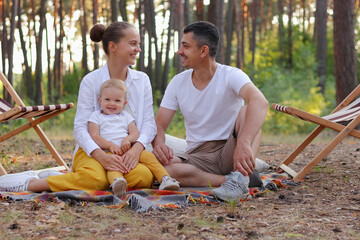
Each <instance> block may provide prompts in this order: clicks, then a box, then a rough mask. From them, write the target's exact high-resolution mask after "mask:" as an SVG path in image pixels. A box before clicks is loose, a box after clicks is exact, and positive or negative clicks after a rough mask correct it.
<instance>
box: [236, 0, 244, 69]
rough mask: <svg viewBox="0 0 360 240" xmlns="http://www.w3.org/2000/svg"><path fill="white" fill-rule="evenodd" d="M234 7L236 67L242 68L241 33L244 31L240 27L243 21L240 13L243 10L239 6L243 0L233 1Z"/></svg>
mask: <svg viewBox="0 0 360 240" xmlns="http://www.w3.org/2000/svg"><path fill="white" fill-rule="evenodd" d="M234 3H235V4H234V9H235V28H236V31H235V32H236V40H237V45H236V67H237V68H240V69H243V59H242V50H241V48H242V39H241V35H242V31H244V29H243V28H242V27H243V26H244V25H243V22H242V21H241V19H242V16H241V15H242V13H243V10H242V8H241V5H242V4H243V1H242V0H240V1H239V2H238V1H235V2H234Z"/></svg>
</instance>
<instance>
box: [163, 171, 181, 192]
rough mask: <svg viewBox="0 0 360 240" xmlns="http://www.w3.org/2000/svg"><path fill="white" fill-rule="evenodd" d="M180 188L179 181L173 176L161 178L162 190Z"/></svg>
mask: <svg viewBox="0 0 360 240" xmlns="http://www.w3.org/2000/svg"><path fill="white" fill-rule="evenodd" d="M179 188H180V185H179V182H178V181H176V180H175V179H173V178H172V177H169V176H167V175H165V176H164V177H163V178H162V179H161V184H160V186H159V189H160V190H179Z"/></svg>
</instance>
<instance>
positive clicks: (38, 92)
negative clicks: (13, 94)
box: [35, 0, 46, 105]
mask: <svg viewBox="0 0 360 240" xmlns="http://www.w3.org/2000/svg"><path fill="white" fill-rule="evenodd" d="M45 13H46V0H41V6H40V12H39V15H40V27H39V32H38V34H37V41H36V70H35V76H36V78H35V82H36V84H35V85H36V89H35V104H38V105H42V104H44V99H43V92H44V86H43V82H42V54H41V51H42V42H43V36H42V35H43V31H44V29H45Z"/></svg>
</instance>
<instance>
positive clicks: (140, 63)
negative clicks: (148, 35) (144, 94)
mask: <svg viewBox="0 0 360 240" xmlns="http://www.w3.org/2000/svg"><path fill="white" fill-rule="evenodd" d="M143 5H144V0H139V6H138V8H137V17H138V22H139V34H140V48H141V49H142V51H141V52H140V56H139V61H138V70H139V71H145V64H144V62H145V54H144V51H143V50H144V32H145V26H144V23H143V21H142V17H141V15H142V13H143V8H144V6H143Z"/></svg>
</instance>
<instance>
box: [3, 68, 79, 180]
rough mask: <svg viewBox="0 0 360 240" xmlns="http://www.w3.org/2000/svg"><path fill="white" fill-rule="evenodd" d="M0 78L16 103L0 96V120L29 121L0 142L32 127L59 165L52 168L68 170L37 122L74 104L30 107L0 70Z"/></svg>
mask: <svg viewBox="0 0 360 240" xmlns="http://www.w3.org/2000/svg"><path fill="white" fill-rule="evenodd" d="M0 80H1V82H2V83H3V85H4V87H5V88H6V90H7V91H8V92H9V94H10V95H11V97H12V99H13V100H14V101H15V102H16V104H17V105H18V106H16V107H13V106H11V105H10V104H9V103H7V102H6V101H4V100H3V99H1V98H0V122H6V121H9V120H13V119H20V118H26V119H27V120H28V121H29V123H26V124H24V125H23V126H21V127H18V128H17V129H15V130H12V131H10V132H8V133H5V134H4V135H2V136H0V142H3V141H5V140H7V139H9V138H11V137H13V136H15V135H17V134H19V133H21V132H23V131H25V130H27V129H29V128H34V130H35V131H36V133H37V134H38V135H39V137H40V139H41V140H42V141H43V143H44V144H45V146H46V147H47V148H48V149H49V151H50V153H51V154H52V156H53V157H54V158H55V160H56V162H57V163H58V164H59V165H60V166H61V167H56V168H54V169H57V170H68V171H69V167H68V166H67V165H66V163H65V161H64V160H63V159H62V157H61V156H60V154H59V153H58V152H57V151H56V149H55V147H54V146H53V145H52V143H51V142H50V141H49V139H48V137H47V136H46V135H45V133H44V131H43V130H42V129H41V128H40V126H39V125H38V124H39V123H42V122H44V121H46V120H48V119H50V118H52V117H55V116H57V115H58V114H60V113H62V112H64V111H66V110H68V109H70V108H72V107H73V106H74V104H73V103H67V104H57V105H42V106H30V107H29V106H25V104H24V103H23V101H22V100H21V98H20V97H19V95H18V94H17V93H16V92H15V90H14V88H13V87H12V86H11V84H10V83H9V81H8V80H7V79H6V77H5V76H4V74H3V73H1V72H0ZM35 117H36V118H35ZM4 174H7V172H6V170H5V169H4V167H3V166H2V164H1V163H0V175H4Z"/></svg>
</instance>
